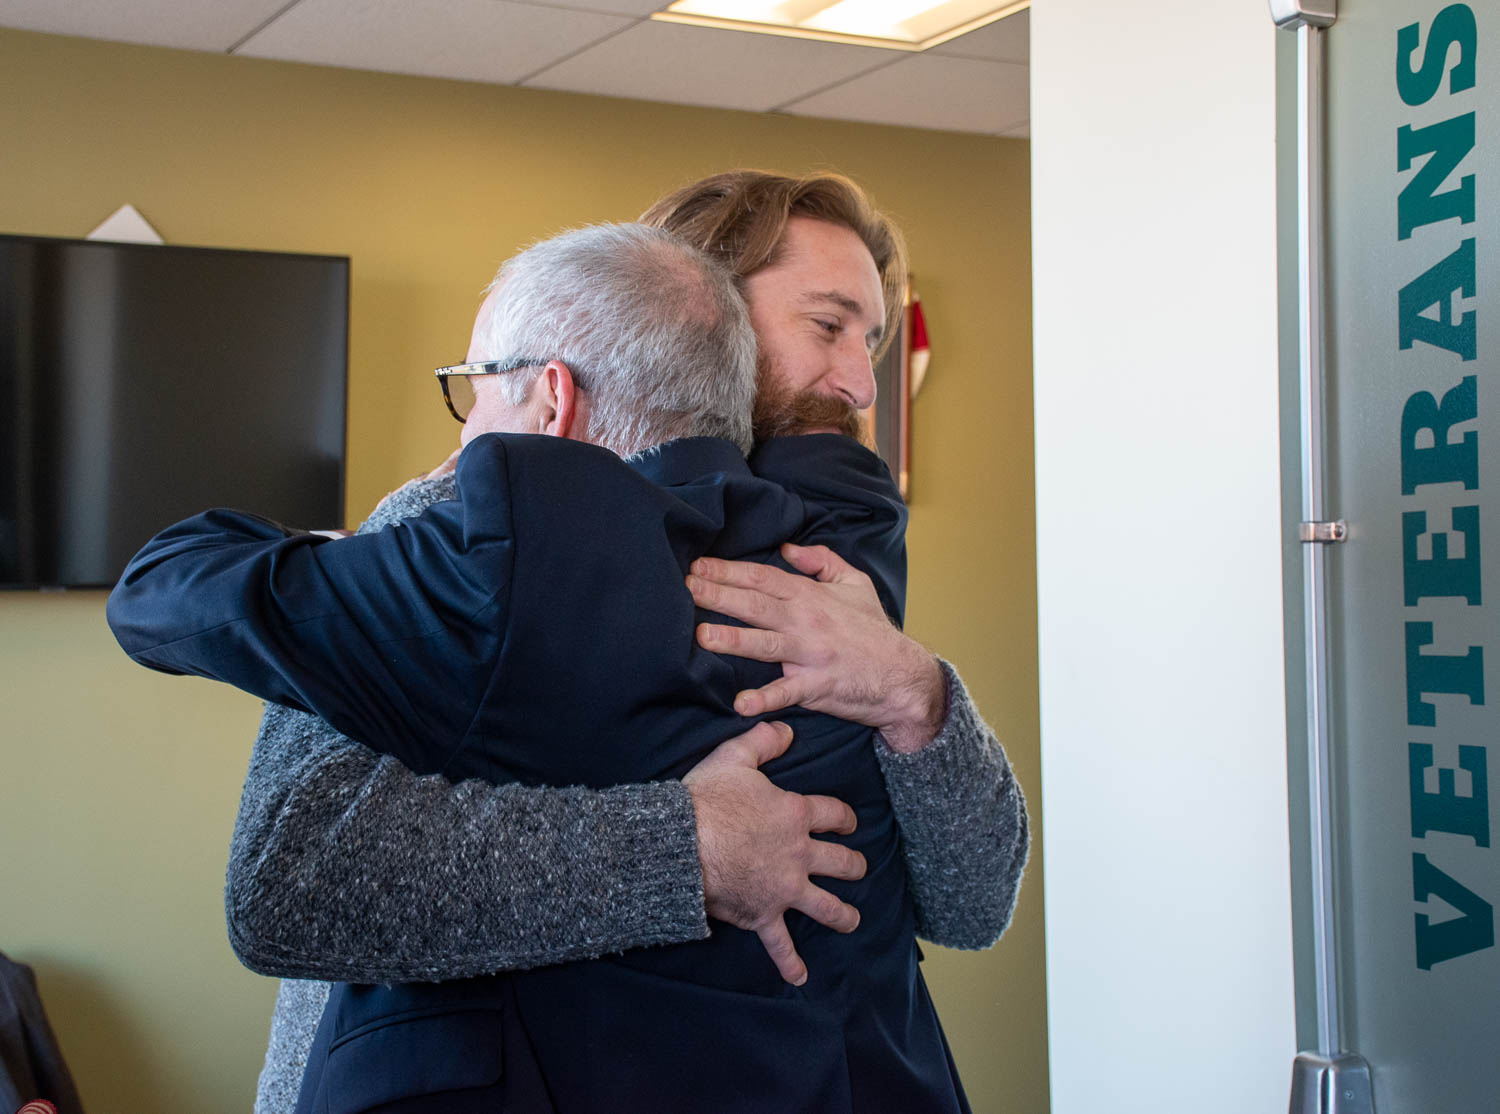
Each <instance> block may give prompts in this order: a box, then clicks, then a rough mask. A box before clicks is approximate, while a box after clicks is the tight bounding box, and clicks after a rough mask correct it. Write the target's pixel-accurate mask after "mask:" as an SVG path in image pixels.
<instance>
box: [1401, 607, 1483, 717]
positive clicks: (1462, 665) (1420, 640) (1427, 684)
mask: <svg viewBox="0 0 1500 1114" xmlns="http://www.w3.org/2000/svg"><path fill="white" fill-rule="evenodd" d="M1431 644H1432V624H1431V623H1407V624H1406V722H1407V723H1409V724H1411V725H1412V726H1414V727H1433V726H1435V725H1436V724H1437V709H1436V708H1434V707H1433V706H1432V702H1431V701H1430V700H1423V699H1422V694H1423V693H1439V692H1441V693H1457V694H1459V695H1462V696H1467V697H1468V698H1469V703H1470V704H1483V703H1484V648H1483V647H1481V646H1470V647H1469V650H1468V653H1465V654H1424V653H1422V647H1423V646H1428V645H1431Z"/></svg>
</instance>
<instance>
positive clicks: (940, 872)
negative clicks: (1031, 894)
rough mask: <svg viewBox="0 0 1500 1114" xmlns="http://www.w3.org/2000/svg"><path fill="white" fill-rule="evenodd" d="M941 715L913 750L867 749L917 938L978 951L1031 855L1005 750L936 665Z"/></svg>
mask: <svg viewBox="0 0 1500 1114" xmlns="http://www.w3.org/2000/svg"><path fill="white" fill-rule="evenodd" d="M941 664H942V667H943V674H944V677H945V679H946V682H947V688H948V713H947V718H946V719H945V720H944V723H943V726H942V729H941V730H940V731H939V732H938V735H937V737H936V738H935V739H934V740H933V741H932V742H931V743H930V744H928V745H927V746H925V747H923V748H922V749H921V750H919V751H916V752H915V753H913V754H899V753H897V752H896V751H893V750H892V749H891V748H890V747H888V746H886V745H885V742H884V741H883V740H881V739H879V738H878V736H877V740H876V744H875V745H876V753H877V756H878V757H879V760H880V768H881V771H882V773H884V775H885V781H886V788H887V790H888V791H889V793H890V796H891V804H892V806H893V807H894V809H895V812H896V822H897V824H898V826H899V827H900V829H901V844H902V851H903V853H904V855H905V857H906V870H907V877H908V880H909V882H910V884H911V891H912V899H913V901H914V902H915V904H916V910H917V932H918V934H919V935H920V936H921V937H922V938H923V939H925V940H931V941H932V942H933V943H934V944H941V945H943V946H945V947H950V948H987V947H989V946H990V945H991V944H993V943H994V942H995V941H996V940H998V939H999V938H1000V935H1001V933H1003V932H1004V931H1005V929H1006V926H1007V925H1009V924H1010V918H1011V914H1012V913H1013V912H1014V911H1015V907H1016V895H1017V893H1018V892H1019V890H1020V886H1021V873H1022V871H1023V870H1024V869H1025V866H1026V860H1027V856H1028V855H1029V854H1030V850H1031V831H1030V826H1029V822H1028V819H1027V816H1026V800H1025V798H1024V797H1023V796H1022V794H1021V787H1020V785H1019V784H1017V782H1016V779H1015V775H1014V773H1013V772H1012V771H1011V768H1010V762H1009V761H1008V760H1007V759H1006V757H1005V748H1004V747H1002V746H1001V745H1000V741H999V740H998V739H996V738H995V734H994V732H993V731H991V730H990V729H989V727H988V725H987V724H986V723H985V722H984V720H983V719H981V718H980V715H979V710H978V709H977V708H976V707H975V706H974V702H973V700H972V699H971V698H970V696H969V692H968V689H966V688H965V687H964V683H963V681H962V680H961V679H960V678H959V676H958V673H957V671H955V670H954V668H953V667H952V666H951V665H949V664H948V663H947V662H942V663H941Z"/></svg>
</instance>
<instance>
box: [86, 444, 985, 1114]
mask: <svg viewBox="0 0 1500 1114" xmlns="http://www.w3.org/2000/svg"><path fill="white" fill-rule="evenodd" d="M754 466H755V469H756V472H752V471H751V469H750V467H749V466H747V464H746V462H745V461H744V460H743V459H742V458H741V457H740V455H739V453H738V452H737V451H736V450H735V449H734V447H733V446H731V445H729V444H728V443H727V442H723V441H717V440H712V439H688V440H683V441H678V442H673V443H671V444H669V445H665V446H662V447H661V448H660V449H658V450H656V451H654V452H652V453H649V454H646V455H644V456H643V457H641V458H638V459H636V460H633V461H632V462H631V463H630V466H626V465H625V464H622V463H621V462H620V461H619V460H618V459H617V458H616V457H614V456H613V455H612V454H610V453H607V452H605V451H604V450H601V449H597V448H595V447H593V446H589V445H583V444H580V443H577V442H569V441H563V440H559V439H556V438H547V437H530V436H521V435H503V436H501V435H488V436H484V437H480V438H476V439H475V440H474V442H473V443H471V444H470V445H469V446H468V448H467V449H466V450H465V451H464V453H463V454H462V456H461V457H460V461H459V466H458V488H459V496H460V497H459V499H458V500H457V501H455V502H451V503H443V504H438V505H436V506H434V507H433V508H430V509H429V510H428V511H427V512H425V513H424V514H423V515H421V516H419V517H417V518H414V519H410V520H407V521H406V522H404V523H402V524H400V525H398V526H396V527H393V528H391V529H389V530H385V531H382V532H380V533H377V534H372V535H367V536H361V537H356V538H349V539H344V540H341V541H339V542H337V544H327V543H326V541H325V539H321V538H315V537H310V536H307V535H288V534H287V533H286V532H285V531H283V530H282V529H281V528H280V527H278V526H276V525H275V524H274V523H270V522H267V521H265V520H261V519H256V518H254V517H252V516H246V515H242V514H237V513H235V512H228V511H213V512H209V513H208V514H206V515H200V516H198V517H197V518H194V519H190V520H188V521H187V522H185V523H182V524H179V525H178V526H176V527H173V528H171V529H169V530H167V531H165V532H163V533H162V534H160V535H158V536H157V537H156V538H155V539H153V540H152V541H151V542H150V543H149V544H148V545H147V546H146V547H145V548H144V549H143V550H142V551H141V553H140V554H138V555H137V557H136V558H135V559H134V560H133V561H132V562H131V564H130V566H129V567H128V568H127V569H126V572H125V574H124V576H123V578H122V579H121V582H120V584H119V586H117V588H116V589H115V592H114V593H113V595H112V596H111V601H110V608H109V616H110V622H111V625H112V626H113V627H114V629H115V632H116V635H117V636H118V637H119V639H120V641H121V643H122V645H124V646H125V648H126V650H127V651H129V652H130V654H131V656H132V657H134V658H135V659H136V660H137V661H140V662H142V663H144V664H147V665H151V666H153V667H155V668H158V669H164V670H167V671H169V672H190V673H198V674H201V675H205V676H210V677H216V678H218V679H221V680H226V681H229V682H230V683H233V684H236V685H238V686H240V687H242V688H246V689H248V690H249V691H252V692H255V693H257V694H258V695H260V696H263V697H265V698H266V699H269V700H273V701H278V702H280V703H285V704H289V705H292V706H295V707H300V708H303V709H306V710H309V711H312V712H315V713H317V714H318V715H320V716H322V717H323V718H324V719H327V720H328V721H329V722H330V723H332V724H333V725H334V726H335V727H337V728H339V729H340V730H341V731H343V732H344V733H345V734H347V735H349V736H351V737H352V738H355V739H359V740H360V741H362V742H365V743H367V744H369V745H371V746H373V747H375V748H377V749H379V750H382V751H385V752H387V753H390V754H393V755H395V756H397V757H398V758H400V759H401V760H402V761H403V762H404V763H406V764H407V765H408V766H410V767H411V768H412V769H414V770H416V771H418V772H421V773H428V772H434V773H442V774H444V775H446V776H447V777H449V778H452V779H455V780H456V779H460V778H465V777H478V778H483V779H485V780H488V781H490V782H496V783H498V782H503V781H510V780H519V781H522V782H525V783H528V784H553V785H565V784H581V785H589V786H595V787H602V786H608V785H613V784H619V783H624V782H634V781H642V780H651V779H654V778H666V777H677V776H681V775H682V774H683V773H685V772H686V771H687V770H688V769H690V768H691V767H692V766H693V765H694V764H695V763H696V762H697V761H699V760H700V759H701V758H702V757H703V756H704V755H705V754H706V753H707V752H708V751H709V750H711V749H712V748H713V747H714V746H716V745H717V744H718V743H719V742H722V741H723V740H724V739H726V738H729V737H730V736H732V735H735V734H738V733H739V732H740V731H741V730H743V728H744V726H745V725H744V721H743V720H741V719H740V718H739V717H738V716H736V715H735V713H734V710H733V706H732V704H733V698H734V694H735V693H736V692H738V691H739V690H741V689H743V688H747V687H753V686H758V685H761V684H764V683H766V682H767V681H768V680H770V679H771V678H773V677H774V676H775V675H776V668H777V667H775V666H769V665H763V664H761V663H757V662H752V661H748V660H744V659H737V658H727V657H721V656H718V655H714V654H709V653H706V652H704V651H703V650H701V649H700V648H699V647H698V646H697V645H696V642H695V641H694V637H693V632H694V627H695V624H696V623H697V622H698V621H700V620H701V619H703V618H704V617H705V616H704V614H703V613H702V612H699V611H697V610H696V609H695V608H694V606H693V603H692V599H691V597H690V596H689V595H688V593H687V591H686V589H685V587H684V585H683V577H684V575H685V573H686V570H687V567H688V565H689V564H690V563H691V561H692V560H693V559H694V558H696V557H698V556H700V555H705V554H711V555H714V556H721V557H726V558H734V559H742V560H753V561H777V562H779V558H778V557H777V556H776V550H777V547H778V546H779V544H780V543H781V542H783V541H796V542H799V543H801V544H809V545H811V544H828V545H830V546H831V547H832V548H834V549H835V550H836V551H838V552H839V553H840V554H841V555H843V556H844V557H845V558H846V559H848V560H850V561H851V562H852V563H853V564H855V565H857V566H858V567H860V568H862V569H864V570H865V571H866V572H867V573H869V574H870V575H871V577H872V579H873V580H874V582H875V584H876V586H877V590H878V591H879V593H880V595H881V599H882V602H883V603H884V604H885V606H886V608H887V610H888V611H889V612H890V613H891V614H892V616H893V618H895V619H896V620H897V621H899V620H900V617H901V611H902V606H903V602H904V590H905V548H904V530H905V521H906V512H905V506H904V505H903V504H902V502H901V499H900V497H899V495H898V494H897V493H896V491H895V489H894V486H893V485H892V483H891V481H890V476H889V472H888V471H886V469H885V467H884V465H883V464H881V463H880V461H879V460H878V458H876V457H875V456H874V455H873V454H871V453H868V452H867V451H866V450H864V449H862V448H860V447H859V446H858V445H856V444H854V443H853V442H851V441H848V440H846V439H844V438H837V437H831V436H814V437H805V438H787V439H784V440H779V441H773V442H769V443H767V444H766V445H764V446H762V448H761V450H760V451H759V452H758V453H757V455H756V457H755V459H754ZM756 473H759V474H758V475H757V474H756ZM780 718H785V719H787V720H788V721H789V722H790V723H791V724H792V726H793V728H794V729H795V730H796V733H797V737H796V740H795V742H794V744H793V746H792V748H791V749H790V751H789V752H788V754H787V755H785V756H784V757H783V758H781V759H778V760H777V761H776V762H774V763H771V764H769V765H768V766H767V767H766V772H767V774H768V775H769V776H770V777H772V779H773V780H774V781H775V782H776V783H777V784H779V785H781V786H782V787H784V788H787V789H791V790H794V791H797V792H803V793H829V794H833V795H836V796H838V797H840V798H842V799H843V800H845V801H847V802H848V803H849V804H850V805H851V806H852V807H853V808H854V809H855V811H856V813H857V815H858V817H859V827H858V830H857V831H856V832H855V833H854V835H852V836H850V837H847V838H845V839H843V842H846V843H848V844H849V845H850V846H852V847H855V848H856V849H857V850H859V851H861V852H862V853H863V854H864V855H865V857H866V860H867V863H868V870H867V873H866V875H865V877H864V878H863V879H862V880H860V881H858V882H853V883H842V882H829V883H828V886H829V888H830V889H832V890H834V891H835V892H836V893H838V895H839V896H840V897H842V898H844V899H845V900H848V901H851V902H852V903H854V904H855V905H856V906H857V907H858V908H859V909H860V910H861V914H862V921H861V925H860V927H859V929H858V930H857V931H856V932H855V933H854V934H852V935H851V936H848V937H841V936H839V935H837V934H835V933H833V932H831V931H829V930H827V929H824V928H822V927H821V926H818V925H816V924H815V923H813V922H811V921H810V920H808V919H807V918H804V917H801V916H800V915H798V914H792V915H791V916H790V917H789V926H790V928H791V930H792V934H793V938H794V940H795V941H796V943H797V947H798V950H799V952H800V953H801V954H802V956H803V958H804V959H805V960H806V961H807V964H808V967H809V969H810V971H811V972H812V974H811V977H810V978H809V981H808V983H807V985H806V986H804V987H801V988H793V987H790V986H788V985H786V984H785V983H784V982H783V981H782V980H781V979H780V977H779V976H778V974H777V972H776V970H775V967H774V966H773V965H772V964H771V962H770V960H769V959H768V958H767V957H766V955H765V953H764V951H763V949H762V948H761V946H760V942H759V940H758V939H757V938H756V937H755V936H754V934H752V933H748V932H743V931H740V930H738V929H734V928H732V927H730V926H727V925H719V924H716V925H715V927H714V931H713V934H712V935H711V937H710V938H709V939H707V940H704V941H699V942H695V943H690V944H682V945H676V946H672V947H666V948H654V949H644V950H640V951H636V952H632V953H628V954H626V955H622V956H616V957H609V958H606V959H601V960H595V961H590V962H584V963H574V964H567V965H563V966H559V967H552V968H545V969H540V970H535V971H529V972H521V973H512V974H508V975H500V976H494V977H491V978H484V979H471V980H464V981H459V982H449V983H441V984H430V985H418V984H407V985H402V986H395V987H360V986H348V985H343V986H339V987H336V988H335V993H334V995H333V996H332V997H331V999H330V1004H329V1007H328V1010H327V1011H326V1012H325V1015H324V1019H323V1024H322V1026H321V1028H320V1031H319V1037H318V1042H317V1044H316V1046H315V1049H314V1054H313V1057H312V1059H311V1061H310V1063H309V1069H308V1075H307V1078H306V1080H305V1082H304V1089H303V1096H302V1106H301V1109H303V1110H330V1111H352V1110H365V1109H376V1108H378V1109H381V1110H386V1109H387V1108H389V1109H390V1110H397V1109H402V1110H423V1109H443V1110H450V1111H451V1110H460V1109H464V1108H465V1107H464V1106H463V1105H462V1104H463V1103H464V1102H472V1103H473V1108H474V1109H476V1110H478V1109H497V1108H498V1109H515V1110H528V1111H529V1110H548V1109H556V1110H561V1111H577V1112H590V1111H603V1110H625V1111H629V1110H641V1111H652V1112H657V1111H662V1112H667V1111H682V1112H684V1114H687V1112H690V1111H691V1112H698V1111H706V1110H712V1111H716V1112H726V1111H746V1112H751V1111H778V1112H781V1111H800V1110H805V1111H809V1112H813V1111H816V1112H818V1114H824V1112H836V1111H840V1110H850V1111H856V1110H857V1111H884V1110H893V1111H896V1110H899V1111H950V1110H963V1109H966V1107H965V1105H964V1101H963V1097H962V1091H961V1089H960V1087H959V1085H958V1082H957V1077H956V1075H955V1074H954V1072H953V1069H952V1063H951V1059H950V1058H949V1056H948V1053H947V1047H946V1044H945V1042H944V1040H943V1037H942V1033H941V1030H940V1028H939V1026H938V1023H937V1019H936V1016H935V1014H934V1013H933V1010H932V1005H931V1002H930V1001H929V999H928V997H927V993H926V988H925V985H924V984H923V982H922V978H921V975H920V973H919V972H918V970H917V966H916V961H917V952H916V943H915V936H914V921H913V914H912V907H911V902H910V899H909V897H908V895H907V893H906V887H905V874H904V867H903V864H902V860H901V857H900V849H899V844H898V833H897V831H896V828H895V824H894V819H893V817H892V814H891V808H890V802H889V799H888V798H887V796H886V793H885V789H884V784H883V781H882V779H881V776H880V771H879V768H878V766H877V763H876V760H875V755H874V751H873V746H872V739H871V732H870V731H869V729H867V728H863V727H859V726H857V725H854V724H850V723H847V722H845V721H842V720H837V719H833V718H831V717H828V716H821V715H816V714H812V713H808V712H805V711H802V710H800V709H799V710H796V711H794V712H792V713H790V714H787V715H784V716H782V717H780ZM392 1103H394V1104H396V1105H390V1104H392ZM434 1103H435V1105H424V1104H434Z"/></svg>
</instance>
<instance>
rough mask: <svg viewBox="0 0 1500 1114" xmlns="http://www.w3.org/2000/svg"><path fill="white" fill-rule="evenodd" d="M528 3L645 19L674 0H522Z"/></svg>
mask: <svg viewBox="0 0 1500 1114" xmlns="http://www.w3.org/2000/svg"><path fill="white" fill-rule="evenodd" d="M521 2H523V3H527V4H541V5H543V6H544V7H548V8H576V9H577V10H578V11H582V12H609V13H610V14H612V15H629V16H635V17H636V18H637V19H644V18H645V17H646V16H648V15H650V14H651V13H652V12H659V11H661V10H662V9H663V8H665V7H666V6H667V5H668V4H670V3H671V2H672V0H521Z"/></svg>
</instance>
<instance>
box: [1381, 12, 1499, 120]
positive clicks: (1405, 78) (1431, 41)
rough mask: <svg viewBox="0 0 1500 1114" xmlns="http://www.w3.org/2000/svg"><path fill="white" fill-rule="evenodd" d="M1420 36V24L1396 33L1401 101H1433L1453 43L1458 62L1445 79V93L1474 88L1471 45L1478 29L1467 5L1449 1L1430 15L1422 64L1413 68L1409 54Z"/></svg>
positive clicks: (1397, 84)
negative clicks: (1430, 30)
mask: <svg viewBox="0 0 1500 1114" xmlns="http://www.w3.org/2000/svg"><path fill="white" fill-rule="evenodd" d="M1420 37H1421V34H1420V30H1419V26H1418V24H1415V23H1412V24H1409V25H1407V26H1406V27H1403V28H1401V30H1399V31H1397V32H1396V89H1397V90H1398V91H1399V92H1400V94H1401V99H1402V100H1403V101H1405V102H1406V103H1407V104H1410V105H1418V104H1426V103H1427V102H1428V101H1430V100H1432V98H1433V96H1434V94H1436V93H1437V91H1438V86H1440V85H1441V84H1442V83H1443V70H1444V69H1446V68H1447V65H1448V48H1449V47H1451V46H1453V45H1455V44H1457V46H1458V62H1457V64H1455V65H1454V67H1453V75H1452V77H1450V78H1449V80H1448V92H1449V93H1457V92H1460V91H1462V90H1464V89H1472V88H1474V47H1475V46H1476V44H1477V43H1478V42H1479V31H1478V29H1477V28H1476V27H1475V25H1474V12H1473V11H1472V10H1471V9H1470V8H1469V5H1467V4H1449V5H1448V6H1447V7H1446V8H1444V9H1443V10H1442V11H1440V12H1438V14H1437V15H1436V16H1434V17H1433V19H1432V33H1431V34H1430V35H1428V37H1427V49H1426V51H1424V52H1423V54H1422V66H1421V68H1420V69H1417V70H1413V69H1412V68H1411V56H1412V55H1413V54H1415V53H1416V52H1417V44H1418V42H1419V40H1420Z"/></svg>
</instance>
